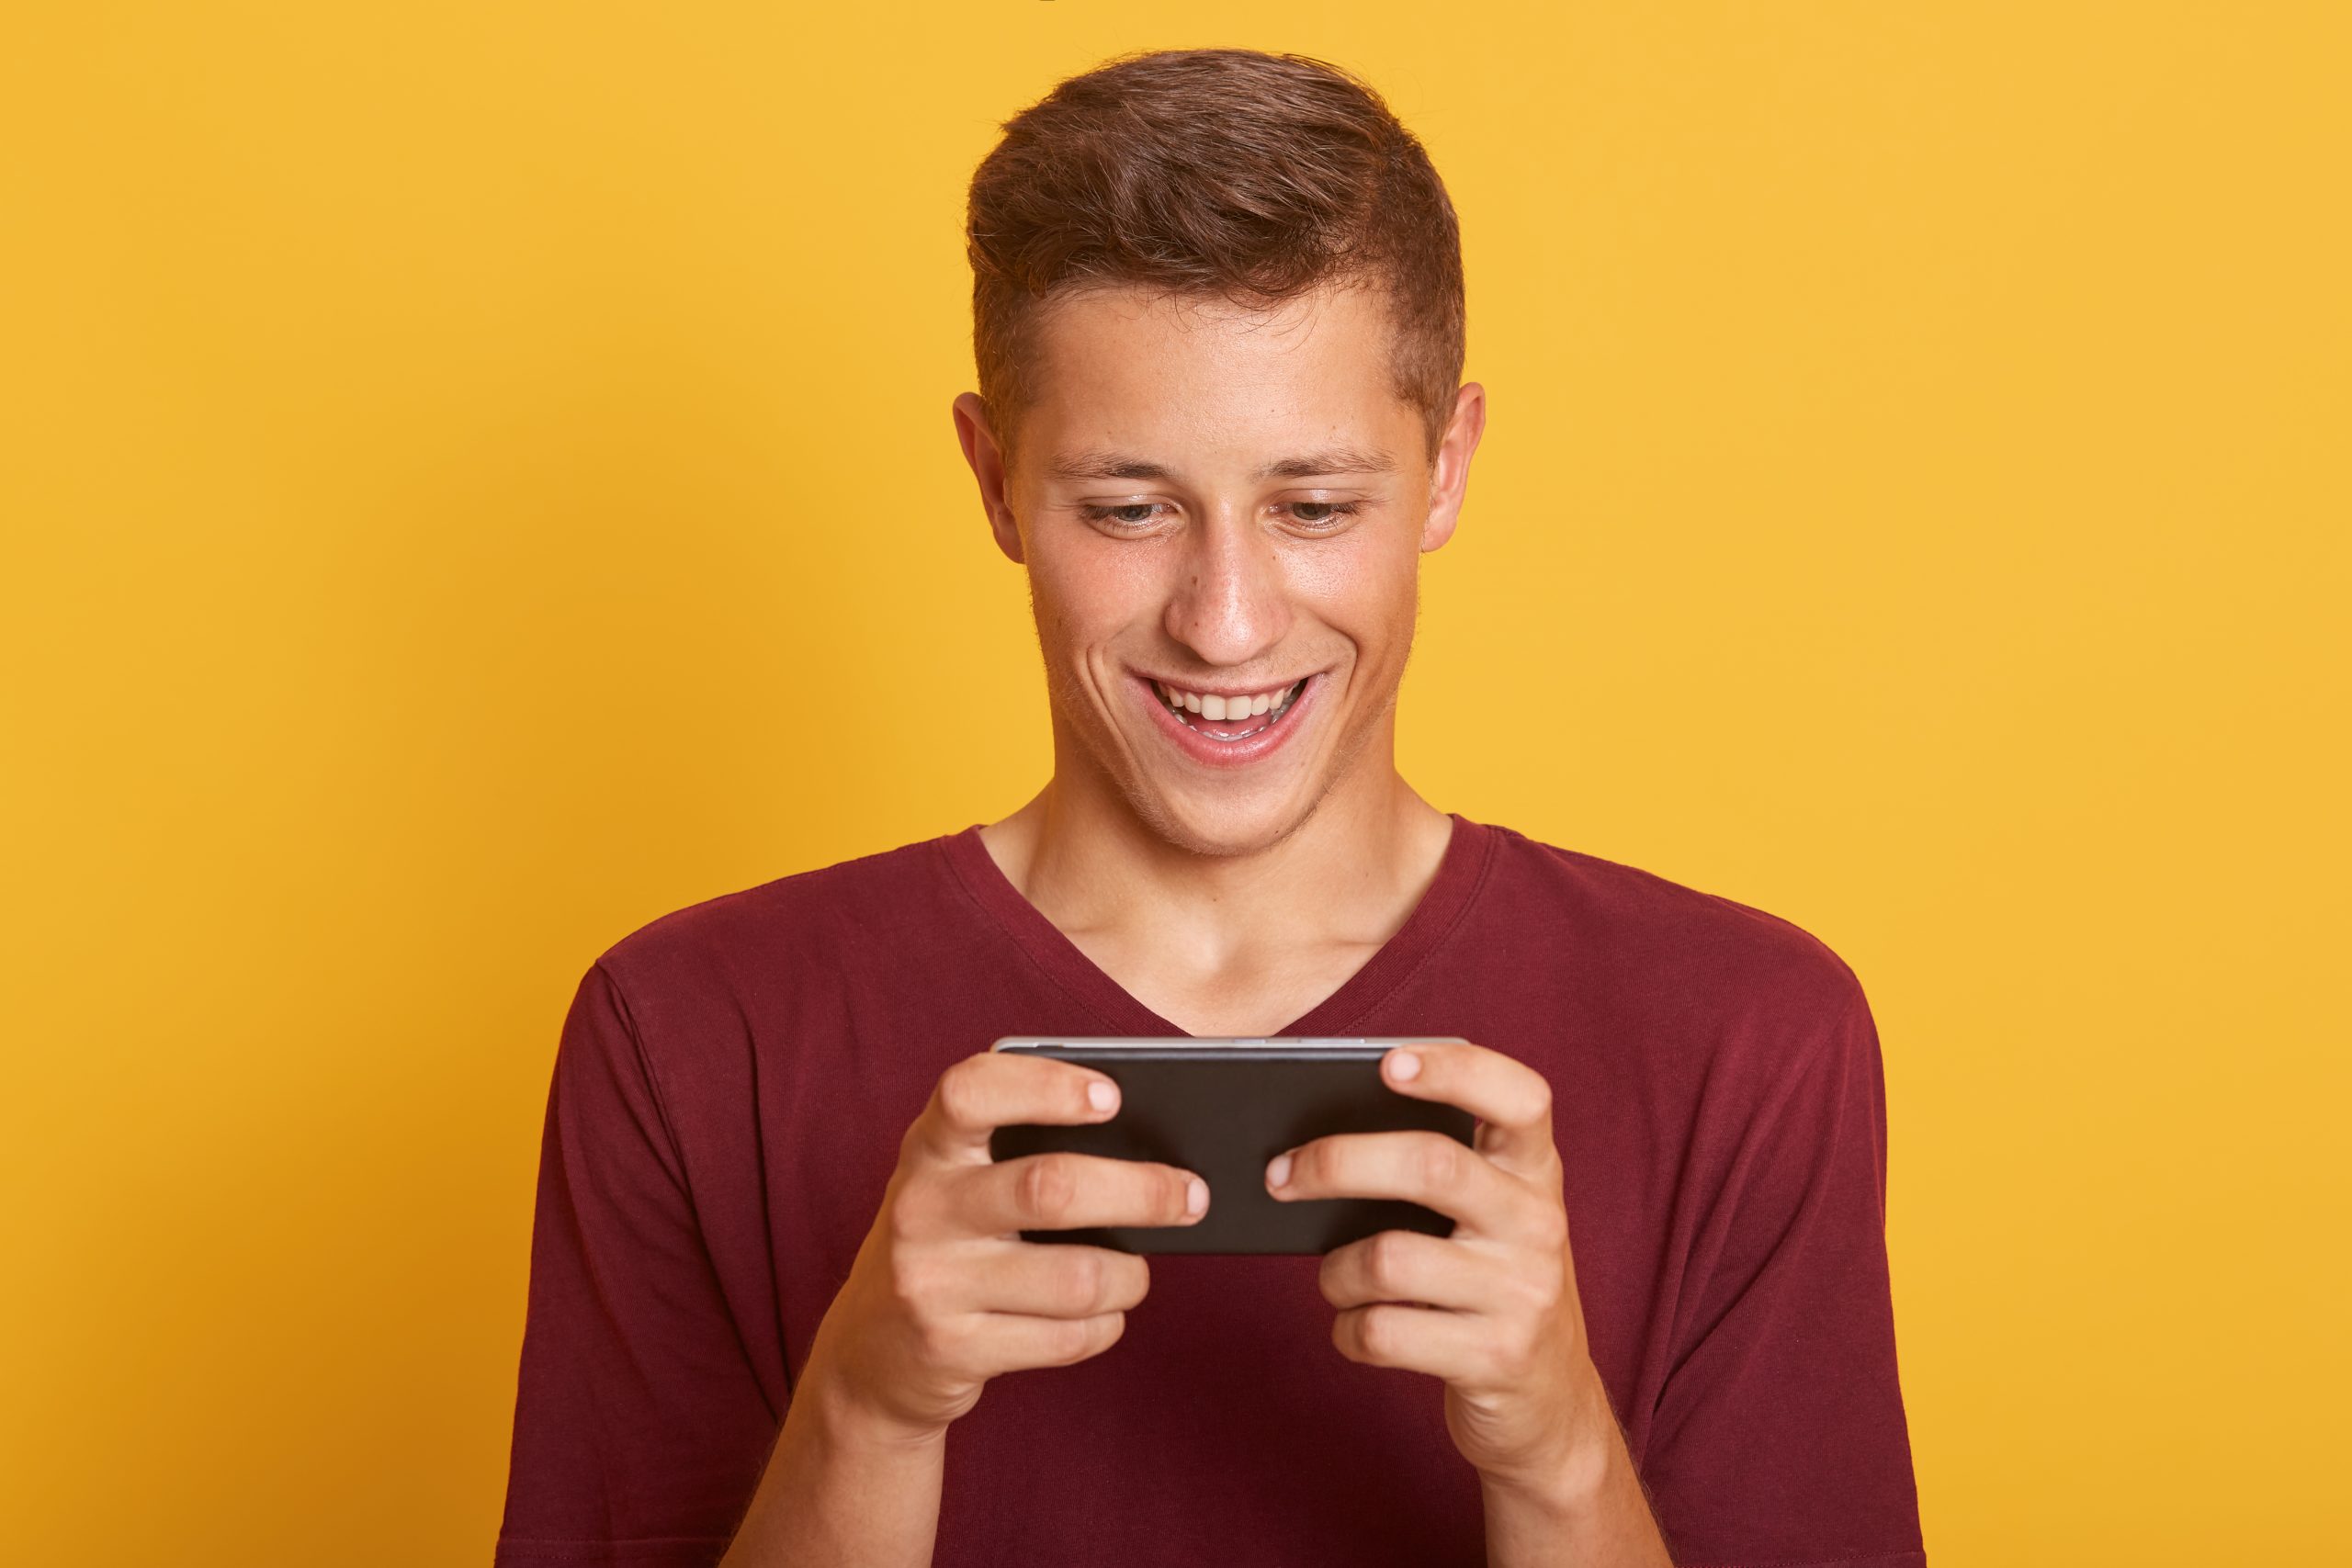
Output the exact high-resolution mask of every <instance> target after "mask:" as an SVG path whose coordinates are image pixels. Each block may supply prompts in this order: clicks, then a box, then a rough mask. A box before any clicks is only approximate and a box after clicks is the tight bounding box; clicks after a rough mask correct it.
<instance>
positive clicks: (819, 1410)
mask: <svg viewBox="0 0 2352 1568" xmlns="http://www.w3.org/2000/svg"><path fill="white" fill-rule="evenodd" d="M792 1398H793V1403H794V1404H795V1405H805V1406H806V1407H807V1409H808V1411H809V1416H810V1421H809V1426H810V1435H811V1436H812V1437H814V1438H817V1439H819V1440H820V1441H821V1442H822V1443H823V1444H824V1445H825V1446H826V1447H828V1448H831V1449H835V1450H844V1451H849V1450H854V1451H861V1452H866V1453H872V1454H876V1455H887V1454H908V1453H911V1454H917V1455H923V1454H927V1453H928V1452H929V1451H931V1450H936V1449H939V1448H943V1447H944V1446H945V1444H946V1441H947V1427H946V1426H945V1424H944V1423H930V1422H922V1421H914V1420H910V1419H908V1418H906V1417H905V1416H901V1415H899V1414H898V1413H896V1412H894V1411H892V1410H890V1409H889V1408H888V1407H887V1406H886V1405H884V1404H881V1403H880V1402H878V1401H876V1400H874V1399H871V1398H868V1397H866V1396H865V1395H864V1394H862V1393H859V1392H858V1391H857V1390H856V1389H855V1388H854V1387H852V1386H851V1385H850V1384H849V1383H847V1382H844V1381H843V1380H842V1379H841V1378H840V1377H838V1376H835V1375H833V1374H832V1371H831V1367H830V1366H829V1365H827V1364H824V1363H822V1362H820V1360H819V1359H817V1358H815V1357H811V1358H810V1359H809V1364H808V1365H807V1366H806V1367H804V1368H803V1369H802V1371H801V1378H800V1383H799V1386H798V1387H797V1388H796V1389H795V1390H794V1391H793V1395H792Z"/></svg>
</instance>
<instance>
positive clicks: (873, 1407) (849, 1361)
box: [719, 1052, 1208, 1568]
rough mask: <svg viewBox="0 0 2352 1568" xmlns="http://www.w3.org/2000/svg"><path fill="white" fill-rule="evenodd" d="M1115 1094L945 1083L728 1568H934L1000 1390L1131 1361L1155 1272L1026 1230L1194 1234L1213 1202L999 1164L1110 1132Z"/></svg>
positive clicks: (1087, 1074)
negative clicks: (1182, 1228)
mask: <svg viewBox="0 0 2352 1568" xmlns="http://www.w3.org/2000/svg"><path fill="white" fill-rule="evenodd" d="M1117 1110H1118V1086H1117V1085H1116V1084H1114V1083H1113V1082H1112V1081H1111V1080H1110V1078H1108V1077H1105V1076H1104V1075H1103V1074H1100V1073H1096V1072H1092V1071H1091V1070H1089V1069H1087V1068H1084V1067H1080V1066H1074V1065H1073V1064H1070V1063H1068V1062H1054V1061H1046V1060H1043V1059H1041V1058H1037V1057H1030V1056H1013V1055H1001V1054H998V1053H995V1052H983V1053H981V1054H979V1055H976V1056H972V1057H969V1058H967V1059H966V1060H965V1061H962V1062H959V1063H957V1064H956V1066H953V1067H950V1068H949V1069H948V1070H947V1072H946V1073H945V1074H944V1075H943V1076H942V1077H941V1078H940V1080H939V1084H938V1087H937V1088H936V1089H934V1090H933V1094H932V1098H931V1102H930V1103H929V1104H928V1105H927V1106H926V1107H925V1108H924V1110H923V1113H922V1115H921V1116H920V1117H918V1118H917V1119H916V1121H915V1122H914V1125H913V1126H911V1127H910V1128H909V1129H908V1130H907V1135H906V1138H905V1139H904V1141H903V1142H902V1144H901V1145H900V1148H899V1168H898V1169H897V1171H896V1172H895V1173H893V1175H892V1177H891V1179H890V1185H889V1188H888V1190H887V1192H886V1193H885V1194H884V1197H883V1201H882V1206H881V1211H880V1213H877V1214H876V1217H875V1222H874V1226H873V1228H872V1229H871V1230H870V1231H868V1232H867V1233H866V1237H865V1244H864V1245H863V1246H862V1247H860V1248H859V1249H858V1255H857V1260H856V1262H855V1263H854V1264H853V1265H852V1266H851V1269H850V1275H849V1279H848V1280H846V1281H845V1282H844V1283H843V1284H842V1288H841V1291H840V1292H839V1293H838V1294H837V1295H836V1296H835V1297H834V1298H833V1302H832V1304H831V1306H830V1307H829V1308H828V1309H827V1310H826V1313H825V1319H824V1322H823V1323H822V1324H820V1325H819V1327H818V1330H817V1337H816V1342H815V1343H814V1344H813V1345H812V1346H811V1347H810V1348H809V1361H808V1364H807V1366H806V1367H805V1368H804V1369H803V1370H802V1372H801V1377H800V1382H799V1386H798V1388H797V1390H796V1391H795V1393H794V1395H793V1400H792V1406H791V1409H790V1410H789V1412H787V1414H786V1419H785V1422H784V1427H783V1429H782V1430H781V1431H780V1432H779V1433H778V1434H777V1438H776V1444H775V1450H774V1451H773V1452H772V1453H771V1454H770V1456H769V1458H768V1462H767V1466H766V1469H765V1471H764V1472H763V1474H762V1476H761V1478H760V1483H759V1486H758V1488H757V1490H756V1491H755V1492H754V1493H753V1495H752V1502H751V1506H750V1507H749V1508H748V1509H747V1510H746V1511H745V1514H744V1517H743V1519H742V1521H741V1525H740V1526H739V1527H738V1529H737V1530H736V1534H735V1537H734V1540H733V1541H732V1543H731V1544H730V1545H729V1548H728V1551H727V1555H726V1556H725V1558H723V1559H722V1560H721V1562H720V1564H719V1568H786V1565H787V1564H798V1563H810V1562H822V1563H825V1564H828V1568H833V1565H838V1568H922V1565H924V1564H927V1563H929V1562H930V1561H931V1553H932V1546H933V1540H934V1538H935V1536H936V1534H937V1532H938V1528H939V1496H940V1482H941V1477H942V1474H943V1472H944V1461H945V1455H946V1446H947V1428H948V1427H949V1426H950V1425H951V1424H952V1423H953V1422H954V1421H955V1420H956V1418H957V1417H958V1416H962V1415H963V1414H964V1413H965V1412H966V1411H967V1410H969V1409H970V1408H971V1407H972V1406H973V1404H975V1403H977V1402H978V1399H979V1396H980V1390H981V1387H982V1385H983V1384H985V1383H986V1382H987V1381H988V1380H989V1378H991V1377H995V1376H997V1375H999V1374H1001V1373H1003V1372H1007V1371H1016V1370H1020V1369H1023V1368H1030V1367H1049V1366H1067V1365H1069V1364H1070V1363H1071V1362H1075V1361H1081V1360H1084V1359H1087V1358H1089V1357H1091V1356H1094V1355H1098V1354H1100V1353H1101V1352H1102V1351H1103V1350H1105V1349H1107V1348H1110V1347H1111V1345H1112V1344H1114V1342H1116V1340H1117V1339H1118V1337H1119V1335H1120V1333H1121V1332H1122V1330H1123V1329H1124V1327H1125V1321H1126V1317H1125V1314H1126V1310H1127V1309H1128V1308H1130V1307H1132V1306H1134V1305H1135V1304H1136V1303H1137V1302H1139V1301H1141V1300H1142V1299H1143V1295H1144V1292H1145V1290H1146V1289H1147V1287H1148V1276H1147V1274H1146V1265H1145V1263H1144V1260H1143V1259H1142V1258H1137V1257H1132V1256H1129V1255H1127V1254H1125V1253H1118V1252H1113V1251H1110V1250H1108V1249H1106V1248H1103V1247H1041V1246H1037V1245H1035V1243H1031V1242H1026V1241H1023V1240H1020V1239H1019V1238H1018V1235H1017V1234H1016V1233H1018V1232H1020V1231H1023V1230H1067V1229H1074V1228H1077V1227H1080V1226H1091V1225H1168V1224H1192V1223H1193V1222H1194V1221H1196V1220H1198V1219H1199V1218H1200V1216H1201V1215H1202V1214H1203V1213H1205V1212H1206V1210H1207V1199H1208V1189H1207V1187H1206V1186H1205V1185H1204V1183H1203V1182H1201V1180H1200V1179H1198V1178H1197V1177H1193V1176H1192V1175H1190V1173H1188V1172H1185V1171H1181V1170H1177V1169H1174V1168H1171V1167H1169V1166H1163V1165H1151V1164H1147V1163H1144V1162H1140V1161H1131V1160H1114V1159H1102V1158H1096V1157H1094V1156H1083V1155H1069V1154H1049V1155H1033V1156H1028V1157H1026V1158H1023V1159H1017V1160H1007V1161H1005V1162H1004V1163H1003V1164H1001V1165H999V1164H995V1163H992V1162H991V1160H990V1159H989V1146H988V1145H989V1134H990V1133H991V1132H992V1131H994V1130H995V1129H996V1128H997V1127H1000V1126H1005V1125H1011V1124H1013V1123H1019V1122H1066V1123H1067V1122H1101V1121H1105V1120H1107V1119H1108V1118H1109V1117H1111V1116H1112V1115H1113V1114H1114V1113H1115V1112H1116V1111H1117Z"/></svg>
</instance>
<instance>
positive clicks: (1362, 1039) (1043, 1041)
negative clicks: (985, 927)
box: [989, 1034, 1470, 1051]
mask: <svg viewBox="0 0 2352 1568" xmlns="http://www.w3.org/2000/svg"><path fill="white" fill-rule="evenodd" d="M1469 1043H1470V1042H1468V1041H1467V1040H1464V1039H1463V1038H1462V1037H1461V1036H1460V1035H1458V1034H1348V1035H1339V1034H1153V1035H1144V1034H1007V1035H1003V1036H1001V1037H1000V1038H999V1039H998V1040H997V1042H996V1043H994V1044H992V1045H990V1046H989V1050H991V1051H1002V1050H1006V1049H1009V1048H1011V1047H1014V1046H1033V1047H1034V1046H1039V1045H1077V1046H1083V1047H1085V1048H1086V1049H1089V1050H1106V1051H1123V1050H1159V1051H1164V1050H1166V1049H1167V1048H1168V1047H1170V1046H1171V1045H1222V1046H1227V1047H1230V1048H1232V1049H1235V1050H1248V1049H1250V1048H1252V1047H1255V1046H1261V1045H1280V1046H1283V1047H1284V1048H1285V1049H1293V1048H1297V1047H1301V1046H1305V1047H1308V1048H1312V1047H1316V1046H1346V1045H1357V1046H1362V1045H1467V1044H1469Z"/></svg>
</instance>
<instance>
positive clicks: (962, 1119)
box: [935, 1056, 980, 1131]
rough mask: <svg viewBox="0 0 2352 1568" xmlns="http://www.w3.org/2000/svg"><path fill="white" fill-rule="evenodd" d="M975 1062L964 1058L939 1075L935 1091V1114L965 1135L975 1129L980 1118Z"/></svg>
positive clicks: (976, 1061)
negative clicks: (936, 1106)
mask: <svg viewBox="0 0 2352 1568" xmlns="http://www.w3.org/2000/svg"><path fill="white" fill-rule="evenodd" d="M979 1072H980V1064H979V1060H978V1058H977V1057H972V1056H967V1057H966V1058H964V1060H962V1061H960V1062H958V1063H956V1065H955V1066H952V1067H950V1068H948V1069H947V1070H946V1071H945V1072H944V1073H942V1074H940V1075H939V1086H938V1089H936V1090H935V1093H936V1096H937V1099H938V1102H939V1113H940V1115H941V1116H942V1117H944V1119H945V1120H946V1122H947V1123H948V1125H950V1126H952V1127H955V1128H956V1129H958V1130H961V1131H969V1130H971V1129H973V1128H976V1127H978V1125H979V1115H980V1099H979V1095H980V1086H979V1083H978V1078H979Z"/></svg>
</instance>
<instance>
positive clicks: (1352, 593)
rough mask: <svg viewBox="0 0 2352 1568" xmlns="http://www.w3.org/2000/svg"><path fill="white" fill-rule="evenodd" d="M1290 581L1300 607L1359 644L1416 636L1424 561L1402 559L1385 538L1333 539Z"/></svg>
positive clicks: (1299, 564) (1305, 558)
mask: <svg viewBox="0 0 2352 1568" xmlns="http://www.w3.org/2000/svg"><path fill="white" fill-rule="evenodd" d="M1343 545H1344V547H1342V546H1343ZM1289 581H1290V586H1291V592H1293V593H1294V594H1295V596H1296V599H1297V602H1298V603H1299V604H1303V605H1306V606H1307V607H1309V608H1311V609H1312V610H1313V611H1314V612H1315V614H1316V615H1317V618H1318V619H1320V620H1322V621H1324V622H1325V623H1326V624H1328V625H1329V626H1333V627H1335V628H1337V629H1338V630H1340V631H1341V632H1344V633H1346V634H1347V635H1348V636H1349V637H1352V638H1354V639H1356V640H1357V641H1359V642H1374V641H1381V642H1386V641H1395V640H1399V639H1401V638H1405V637H1410V636H1411V635H1412V630H1413V607H1414V602H1415V599H1416V597H1417V595H1418V594H1419V589H1420V569H1419V555H1418V554H1414V555H1400V554H1399V553H1398V552H1397V550H1396V549H1395V548H1394V547H1393V546H1392V544H1391V543H1390V542H1389V541H1387V540H1385V539H1381V538H1377V537H1374V536H1371V535H1369V534H1367V535H1365V536H1363V537H1362V539H1361V542H1359V540H1358V539H1357V538H1354V537H1351V538H1349V539H1347V540H1346V541H1339V540H1333V541H1331V542H1330V543H1329V545H1328V546H1327V547H1324V548H1322V549H1320V550H1317V551H1312V552H1308V553H1306V554H1304V555H1302V556H1301V557H1299V558H1297V559H1296V561H1295V563H1294V565H1293V568H1292V570H1291V571H1290V573H1289Z"/></svg>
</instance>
